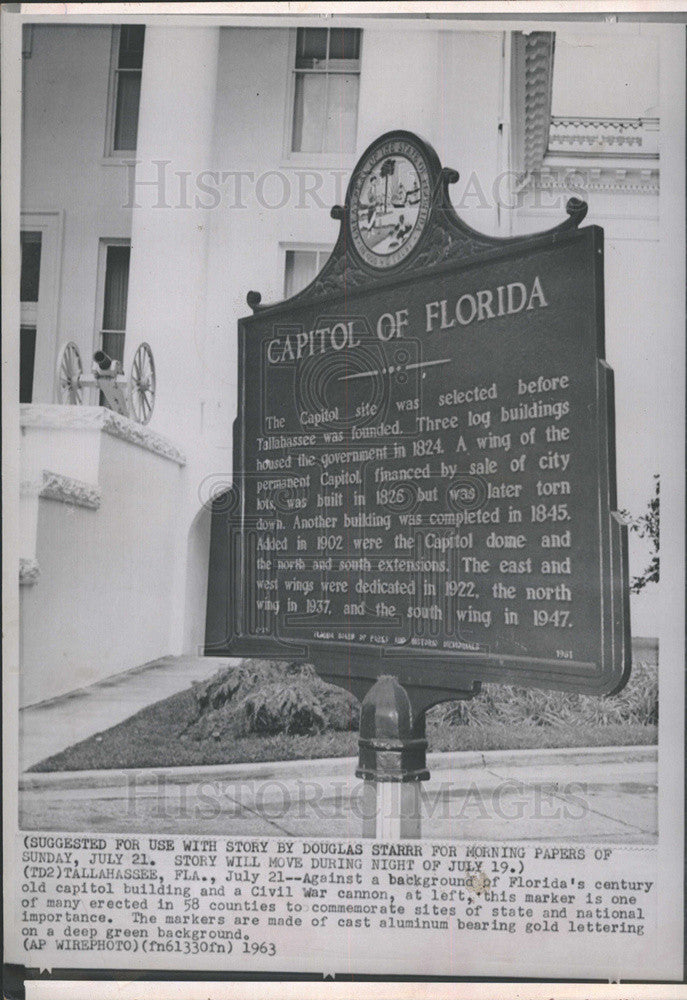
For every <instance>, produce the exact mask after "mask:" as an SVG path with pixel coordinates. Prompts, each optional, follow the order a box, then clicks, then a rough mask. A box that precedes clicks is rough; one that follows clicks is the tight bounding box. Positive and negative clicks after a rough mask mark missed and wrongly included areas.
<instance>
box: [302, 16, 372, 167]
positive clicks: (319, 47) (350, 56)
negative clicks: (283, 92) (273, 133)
mask: <svg viewBox="0 0 687 1000" xmlns="http://www.w3.org/2000/svg"><path fill="white" fill-rule="evenodd" d="M360 36H361V32H360V30H359V29H357V28H298V30H297V32H296V52H295V60H294V69H293V75H294V87H293V122H292V130H291V151H292V152H294V153H341V152H344V153H354V152H355V141H356V132H357V127H358V92H359V90H360Z"/></svg>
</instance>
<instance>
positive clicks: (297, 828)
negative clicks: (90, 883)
mask: <svg viewBox="0 0 687 1000" xmlns="http://www.w3.org/2000/svg"><path fill="white" fill-rule="evenodd" d="M356 763H357V762H356V760H355V758H345V759H337V760H317V761H310V760H308V761H284V762H278V763H274V764H258V765H256V764H234V765H231V766H226V767H224V766H221V765H220V766H214V767H198V768H193V767H189V768H151V769H149V770H138V771H81V772H60V773H51V774H27V775H24V776H23V778H22V780H21V782H20V792H19V804H20V826H21V827H22V828H23V829H38V830H63V831H77V830H78V831H88V832H92V833H96V832H100V833H106V832H111V833H113V832H114V833H120V832H121V833H177V834H191V833H192V834H198V835H203V836H204V835H209V834H219V835H224V836H230V837H231V836H233V837H237V836H241V837H249V836H256V835H263V836H297V837H345V838H348V837H357V836H360V832H361V827H362V782H361V781H359V780H358V779H357V778H356V777H355V766H356ZM428 763H429V768H430V773H431V780H430V781H429V782H426V783H424V784H423V786H422V816H423V820H422V831H423V836H426V837H432V838H437V839H451V840H496V841H498V840H507V841H513V840H565V841H581V842H582V841H583V842H587V843H588V842H609V843H618V844H637V845H640V844H646V845H650V844H653V843H655V842H656V835H657V808H656V791H657V788H656V781H657V750H656V747H598V748H593V749H589V750H579V749H575V750H520V751H490V752H488V753H448V754H430V755H429V760H428Z"/></svg>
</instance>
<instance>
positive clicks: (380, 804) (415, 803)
mask: <svg viewBox="0 0 687 1000" xmlns="http://www.w3.org/2000/svg"><path fill="white" fill-rule="evenodd" d="M413 721H414V720H413V715H412V708H411V704H410V699H409V697H408V695H407V693H406V691H405V690H404V688H403V687H402V686H401V685H400V684H399V682H398V681H397V680H396V678H395V677H392V676H389V675H383V676H382V677H379V678H378V680H377V681H376V683H375V684H374V685H373V687H372V688H370V690H369V691H368V693H367V694H366V695H365V698H364V699H363V704H362V709H361V713H360V739H359V742H358V767H357V769H356V772H355V773H356V777H358V778H364V779H365V784H364V786H363V836H364V837H376V838H377V839H382V840H395V839H399V838H407V837H419V836H420V835H421V817H420V805H421V803H420V789H419V785H418V782H420V781H427V780H428V779H429V771H428V770H427V757H426V755H427V740H426V739H425V738H424V714H423V715H422V718H421V719H418V720H415V733H414V732H413ZM418 734H421V735H418Z"/></svg>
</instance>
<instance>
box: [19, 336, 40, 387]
mask: <svg viewBox="0 0 687 1000" xmlns="http://www.w3.org/2000/svg"><path fill="white" fill-rule="evenodd" d="M35 358H36V327H35V326H22V328H21V334H20V340H19V402H20V403H30V402H31V400H32V397H33V366H34V361H35Z"/></svg>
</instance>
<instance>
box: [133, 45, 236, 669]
mask: <svg viewBox="0 0 687 1000" xmlns="http://www.w3.org/2000/svg"><path fill="white" fill-rule="evenodd" d="M218 48H219V28H199V27H192V28H183V27H179V28H177V27H155V26H152V27H151V26H147V27H146V37H145V51H144V60H143V73H142V84H141V102H140V112H139V123H138V143H137V152H136V160H137V164H136V168H135V173H134V171H133V170H131V171H130V177H129V202H130V204H131V205H132V209H133V211H132V216H133V217H132V235H131V267H130V276H129V299H128V310H127V334H126V351H125V370H126V371H127V372H128V371H129V370H130V365H131V360H132V358H133V355H134V352H135V350H136V348H137V347H138V345H139V344H140V343H141V342H142V341H147V342H148V343H149V344H150V346H151V348H152V351H153V356H154V359H155V368H156V382H157V393H156V402H155V409H154V412H153V416H152V420H151V422H150V427H151V429H152V430H155V431H157V432H159V433H160V434H163V435H165V436H166V437H168V438H170V439H171V440H172V442H173V443H174V444H175V445H176V446H177V447H178V448H179V449H181V450H182V451H183V452H184V453H185V454H186V457H187V463H188V464H187V466H186V469H185V470H184V473H183V475H184V477H185V481H186V489H185V491H184V497H185V499H184V500H183V501H182V509H180V510H174V509H169V510H164V511H159V510H150V511H149V512H148V515H149V516H150V517H151V518H158V517H166V518H174V519H176V532H175V537H176V540H177V541H176V563H177V565H176V570H175V574H174V581H173V602H172V603H173V608H172V626H171V628H172V634H171V635H170V650H169V651H170V652H171V653H178V652H181V651H182V649H183V646H184V639H183V635H184V623H185V617H186V577H187V575H188V574H189V573H191V574H192V575H195V576H196V577H197V576H198V574H199V573H200V574H201V575H202V573H203V572H204V573H205V574H207V566H206V565H205V566H203V565H200V564H201V563H203V561H204V560H203V554H202V552H201V553H198V554H196V555H195V556H194V559H195V562H198V563H199V565H198V566H195V565H194V566H191V567H190V568H189V565H188V552H187V549H188V537H189V529H190V527H191V524H192V523H193V520H194V517H195V516H196V514H197V512H198V510H199V508H200V501H199V498H198V494H199V480H200V476H201V470H202V467H203V465H202V456H201V452H202V451H203V447H202V438H203V416H204V414H203V409H204V407H203V402H204V400H203V386H204V383H205V374H206V373H205V365H206V357H205V350H206V319H205V309H206V305H205V304H206V297H207V295H206V284H207V258H208V224H207V223H208V218H207V214H208V209H207V207H206V208H203V205H202V202H203V199H202V198H200V199H199V198H198V197H197V196H198V195H200V194H201V192H200V191H199V188H198V182H199V177H200V175H201V174H202V172H203V171H206V170H211V169H212V162H211V160H212V147H213V134H214V120H215V105H216V91H217V59H218ZM200 180H201V182H202V177H200ZM143 485H144V484H143ZM142 509H143V510H144V511H145V505H144V504H143V506H142ZM205 563H206V560H205ZM197 603H198V604H200V603H202V602H200V601H199V602H197ZM193 613H194V615H196V616H198V615H200V614H203V615H204V609H202V611H201V610H199V609H198V608H197V607H196V608H195V609H194V612H193ZM203 627H204V622H200V621H199V623H198V629H197V630H196V631H197V632H198V634H202V631H203Z"/></svg>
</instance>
